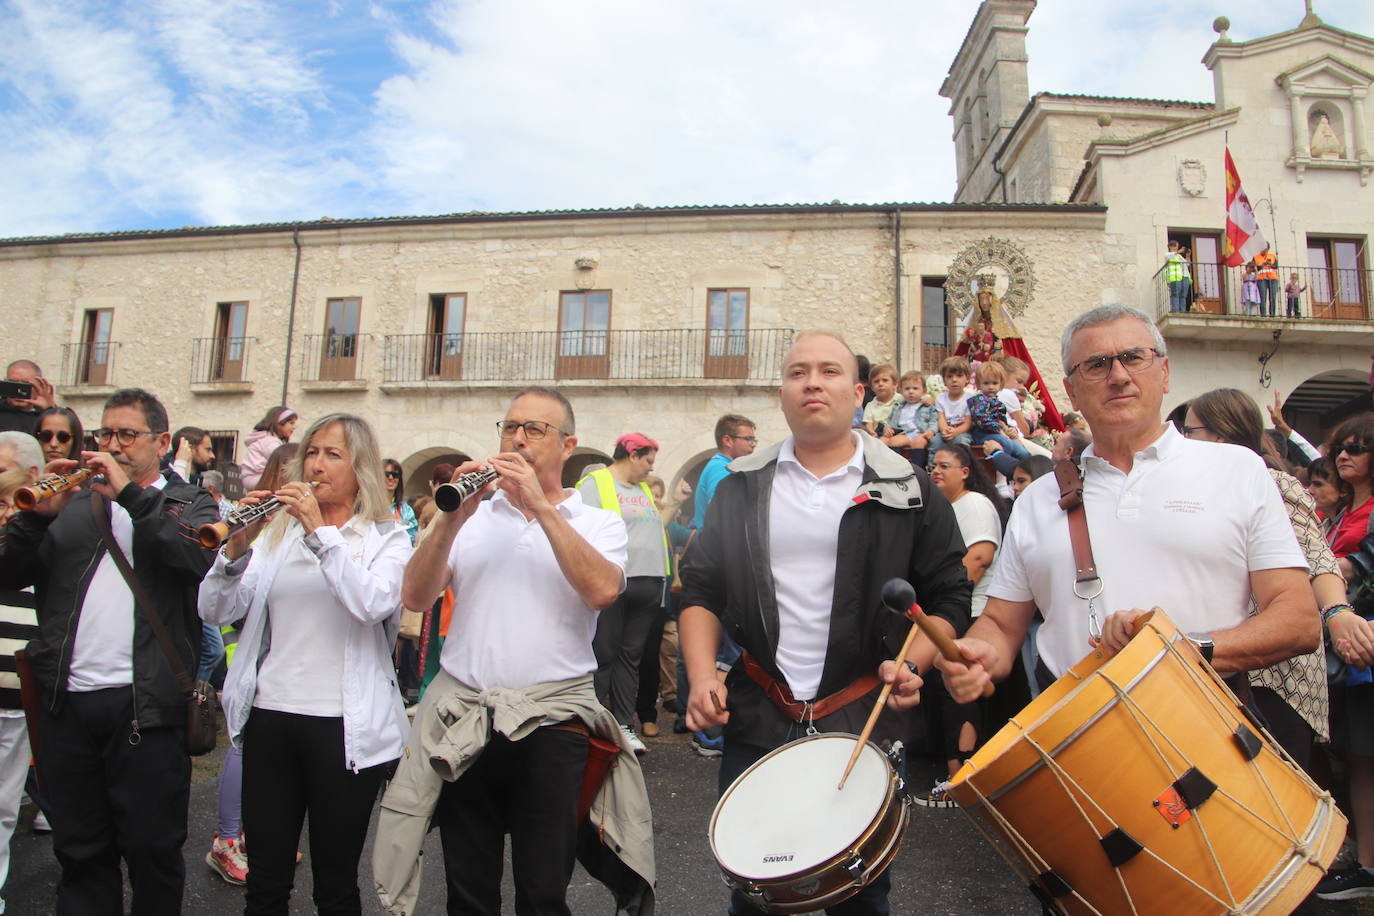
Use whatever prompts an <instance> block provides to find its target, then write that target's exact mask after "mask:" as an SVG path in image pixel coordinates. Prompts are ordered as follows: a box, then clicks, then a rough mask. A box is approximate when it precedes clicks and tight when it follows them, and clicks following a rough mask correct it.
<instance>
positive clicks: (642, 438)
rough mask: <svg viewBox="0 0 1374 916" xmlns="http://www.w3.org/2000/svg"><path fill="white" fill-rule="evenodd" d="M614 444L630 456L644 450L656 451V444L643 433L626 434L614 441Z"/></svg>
mask: <svg viewBox="0 0 1374 916" xmlns="http://www.w3.org/2000/svg"><path fill="white" fill-rule="evenodd" d="M615 444H616V445H619V446H620V447H622V448H623V449H625V451H627V452H629V453H630V454H631V455H633V454H634V453H635V452H638V451H640V450H642V449H646V448H651V449H653V450H654V451H658V443H657V442H655V441H654V440H653V439H650V438H649V437H648V436H646V435H644V434H643V433H626V434H625V435H623V436H621V437H620V438H619V439H617V440H615Z"/></svg>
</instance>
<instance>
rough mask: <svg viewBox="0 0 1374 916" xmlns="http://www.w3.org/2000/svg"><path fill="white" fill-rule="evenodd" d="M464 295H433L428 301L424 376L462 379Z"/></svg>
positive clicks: (466, 303) (465, 302) (465, 304)
mask: <svg viewBox="0 0 1374 916" xmlns="http://www.w3.org/2000/svg"><path fill="white" fill-rule="evenodd" d="M467 305H468V297H467V294H466V293H436V294H434V295H432V296H430V297H429V337H428V338H426V341H425V375H426V376H427V377H429V378H462V377H463V322H464V321H465V320H466V318H467Z"/></svg>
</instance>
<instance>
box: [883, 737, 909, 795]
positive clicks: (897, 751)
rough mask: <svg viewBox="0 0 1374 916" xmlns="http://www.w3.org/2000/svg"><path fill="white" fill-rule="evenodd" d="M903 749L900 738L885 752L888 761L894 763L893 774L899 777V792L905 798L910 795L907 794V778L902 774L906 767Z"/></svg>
mask: <svg viewBox="0 0 1374 916" xmlns="http://www.w3.org/2000/svg"><path fill="white" fill-rule="evenodd" d="M903 749H904V748H903V745H902V742H901V741H900V740H898V741H893V742H892V744H891V746H890V747H888V749H887V750H885V751H883V753H884V754H885V755H886V756H887V759H888V761H889V762H891V764H892V774H893V775H894V776H895V777H896V779H897V794H898V795H900V796H901V797H902V798H903V799H906V798H908V797H909V796H908V795H907V794H906V779H905V778H903V776H902V773H903V771H904V769H905V768H904V767H903V765H902V764H903V761H902V751H903Z"/></svg>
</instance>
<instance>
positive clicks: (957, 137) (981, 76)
mask: <svg viewBox="0 0 1374 916" xmlns="http://www.w3.org/2000/svg"><path fill="white" fill-rule="evenodd" d="M1034 8H1035V4H1034V2H1032V0H987V2H984V3H983V4H982V5H981V7H980V8H979V11H978V13H977V15H976V16H975V18H974V21H973V23H972V25H971V27H970V30H969V32H968V35H967V36H966V38H965V40H964V42H963V45H962V47H961V48H960V50H959V53H958V54H957V56H956V57H955V60H954V63H953V65H952V66H951V69H950V74H949V77H948V78H947V80H946V81H945V83H944V84H943V86H942V87H941V90H940V91H941V94H942V95H944V96H946V97H948V98H949V99H950V102H951V107H950V112H951V116H952V118H953V123H954V135H953V139H954V147H955V156H956V161H957V164H958V183H957V187H956V189H955V195H954V202H953V203H949V204H892V205H845V204H838V203H836V204H826V205H791V206H702V207H678V208H634V209H628V210H595V211H574V212H532V213H505V214H491V213H468V214H456V215H448V216H437V217H404V218H383V219H357V220H318V221H312V222H300V223H286V224H275V225H258V226H228V227H209V228H186V229H178V230H156V231H132V232H118V233H96V234H88V235H67V236H59V237H48V238H24V239H8V240H0V339H3V341H4V345H3V347H2V348H0V360H3V361H8V360H10V359H13V358H16V357H21V356H23V357H29V358H34V359H36V360H37V361H38V362H39V363H40V364H42V365H43V366H44V367H45V369H46V370H47V372H48V374H49V376H50V377H52V378H54V380H55V381H56V383H57V385H58V391H59V395H60V397H61V399H62V401H63V403H65V404H68V405H69V406H72V407H74V408H75V409H76V410H77V411H78V412H79V413H80V414H81V416H82V419H83V420H84V421H86V422H87V423H88V424H91V425H94V421H96V420H98V417H99V409H100V405H101V402H102V401H103V399H104V397H105V396H106V395H107V394H108V392H109V391H111V390H112V389H113V388H114V387H117V386H123V385H131V384H139V385H143V386H145V387H148V388H150V389H152V390H154V391H156V392H157V393H159V394H160V395H161V396H163V397H164V398H165V400H166V401H167V404H168V408H169V411H170V412H171V414H172V421H173V423H174V425H180V424H182V423H194V424H196V425H199V426H203V427H206V428H209V429H212V430H215V431H216V435H217V436H218V437H219V440H220V444H221V447H220V451H221V453H222V454H226V455H227V454H232V453H233V452H234V450H235V448H236V447H237V446H238V444H239V443H241V441H242V437H243V436H244V434H246V432H247V431H248V429H250V428H251V427H252V425H253V423H254V422H255V421H256V420H257V419H258V418H259V417H261V416H262V414H263V413H264V412H265V411H266V410H267V408H269V407H271V406H272V405H274V404H279V403H287V404H290V405H292V406H293V407H295V408H296V409H297V410H298V411H299V412H300V413H301V414H302V415H303V417H304V418H305V419H306V420H307V421H309V420H310V419H312V418H314V417H317V416H319V415H321V414H322V413H325V412H327V411H333V410H347V411H352V412H356V413H359V414H361V415H363V416H365V417H367V418H368V419H369V420H371V421H372V422H373V423H374V425H375V427H376V428H377V430H378V433H379V435H380V437H381V441H382V446H383V449H384V451H385V452H386V453H387V454H388V455H391V456H394V457H396V458H398V459H400V460H401V461H402V463H403V465H404V466H405V469H406V471H407V475H408V480H409V484H410V485H409V487H408V489H409V490H410V492H412V493H414V492H418V491H419V490H420V488H421V486H422V480H423V478H424V477H426V476H427V474H428V471H429V469H430V468H431V467H432V465H433V464H434V463H436V462H437V461H439V460H443V459H444V458H446V457H448V456H451V455H455V454H459V455H471V456H474V457H482V456H485V455H486V454H488V453H489V452H491V451H492V450H493V449H494V448H495V446H496V441H497V440H496V433H495V429H494V428H493V427H494V422H495V421H496V420H497V419H498V418H499V417H500V415H501V411H502V409H503V407H504V404H505V401H506V400H507V399H508V397H509V395H510V393H511V392H512V391H513V390H515V389H516V388H518V387H520V386H523V385H525V384H529V383H550V384H557V385H558V386H559V387H560V388H562V389H563V390H565V391H566V392H567V393H568V394H569V396H570V397H571V399H572V401H573V403H574V405H575V407H576V408H577V411H578V435H579V440H580V445H581V451H582V453H583V455H584V457H581V458H579V464H580V463H581V462H586V461H604V460H606V456H607V453H608V452H609V451H610V447H611V443H612V442H613V441H614V439H615V437H616V436H617V435H619V434H620V433H623V432H626V431H628V430H632V429H634V430H640V431H643V432H645V433H647V434H649V435H651V436H654V437H655V438H658V439H659V440H660V442H661V443H662V445H663V450H662V452H661V453H660V456H659V461H658V470H659V472H660V473H661V474H662V475H663V476H664V477H665V478H670V479H671V478H673V477H676V476H680V475H684V474H685V475H690V474H691V473H692V472H693V471H694V470H695V469H696V468H697V467H698V466H699V465H700V463H701V462H703V461H704V460H705V459H706V458H707V457H708V456H709V455H710V453H711V451H712V450H713V448H712V446H713V444H712V441H711V430H712V427H713V425H714V422H715V419H716V417H717V416H719V415H720V414H721V413H725V412H737V413H743V414H746V415H748V416H750V417H752V418H754V419H755V420H757V421H758V423H759V429H760V436H761V438H763V439H764V440H765V441H772V440H776V439H777V438H779V437H781V436H782V435H784V434H785V427H784V425H783V423H782V420H781V417H780V415H779V413H778V410H777V407H776V386H777V383H778V380H779V376H780V358H781V355H782V353H783V351H784V350H785V349H786V347H787V344H788V342H789V340H790V339H791V335H792V334H793V333H794V331H795V330H798V329H803V328H810V327H828V328H833V329H836V330H838V331H840V332H842V333H844V334H845V336H846V337H847V338H848V339H849V340H850V341H851V342H852V343H853V345H854V347H855V349H856V350H858V351H859V352H863V353H865V354H867V355H868V356H869V357H871V358H872V359H873V360H874V361H875V362H877V361H891V362H895V363H897V364H898V365H899V366H900V367H901V368H904V369H905V368H912V367H920V368H923V369H926V370H927V371H932V370H933V368H934V366H935V364H937V363H938V360H939V359H940V358H942V357H943V356H944V355H945V353H946V352H947V351H948V349H949V346H950V344H951V343H952V341H953V340H954V338H955V336H956V335H957V333H958V330H959V325H960V323H961V321H964V320H966V317H965V316H962V315H961V314H960V312H959V309H958V306H959V303H961V302H963V301H966V300H967V299H968V298H969V296H968V290H967V288H966V284H967V277H968V274H969V270H966V268H967V269H976V270H975V271H974V272H982V273H984V274H986V273H991V274H993V276H994V277H995V279H996V283H997V286H996V290H997V294H998V295H999V296H1001V295H1003V294H1004V293H1007V292H1008V290H1012V289H1013V288H1014V289H1016V290H1021V291H1023V292H1024V293H1025V296H1024V297H1023V299H1022V300H1021V301H1019V302H1018V308H1019V309H1020V311H1019V314H1018V317H1017V323H1018V326H1019V328H1020V330H1021V332H1022V334H1023V335H1024V337H1025V338H1026V342H1027V344H1028V346H1029V348H1030V351H1031V353H1032V354H1033V356H1034V357H1035V359H1036V362H1037V363H1038V365H1039V366H1040V368H1041V369H1042V370H1043V372H1044V375H1045V378H1046V381H1047V382H1048V383H1049V384H1050V385H1051V390H1052V392H1053V393H1054V395H1055V396H1056V398H1057V399H1059V400H1060V402H1061V403H1060V406H1061V408H1062V409H1067V404H1066V403H1064V402H1063V394H1062V390H1061V389H1060V388H1059V385H1058V381H1059V376H1060V375H1061V374H1062V373H1061V372H1060V371H1059V369H1058V359H1059V357H1058V345H1059V343H1058V341H1059V333H1060V329H1061V328H1062V327H1063V324H1064V322H1065V321H1066V320H1067V319H1068V318H1070V317H1071V316H1072V315H1074V314H1076V313H1078V312H1081V311H1083V310H1084V309H1086V308H1088V307H1091V306H1093V305H1096V304H1099V303H1102V302H1125V303H1128V304H1133V305H1137V306H1140V307H1142V308H1145V309H1147V310H1149V311H1151V312H1156V313H1160V315H1161V325H1162V327H1163V328H1164V330H1165V333H1166V336H1167V337H1168V340H1169V344H1170V348H1171V355H1172V357H1173V369H1174V374H1173V391H1172V393H1171V395H1170V396H1171V397H1172V398H1177V399H1184V398H1187V397H1188V396H1190V395H1192V394H1196V393H1198V392H1200V391H1203V390H1206V389H1209V388H1212V387H1216V386H1218V385H1233V386H1235V387H1239V388H1242V389H1244V390H1247V391H1250V392H1251V393H1252V394H1254V395H1255V396H1256V397H1257V398H1259V399H1260V400H1262V401H1267V400H1271V399H1272V394H1271V393H1270V392H1271V391H1273V390H1278V391H1282V392H1283V393H1284V394H1285V395H1287V396H1288V407H1289V409H1290V411H1292V412H1293V416H1292V419H1293V420H1294V421H1295V425H1298V426H1299V428H1301V429H1304V430H1305V431H1307V432H1308V433H1309V434H1310V435H1312V436H1316V435H1318V434H1319V432H1320V430H1321V428H1322V427H1324V426H1327V425H1329V423H1330V421H1331V420H1332V418H1333V417H1334V416H1336V415H1337V414H1338V413H1340V412H1341V411H1343V410H1349V409H1353V404H1354V403H1355V402H1354V400H1353V399H1355V398H1357V397H1364V398H1367V397H1368V389H1367V385H1366V382H1365V379H1366V378H1367V372H1368V365H1369V363H1368V360H1369V353H1370V345H1371V343H1374V335H1371V331H1374V325H1371V322H1370V318H1369V309H1368V297H1369V280H1370V275H1369V273H1368V271H1367V264H1366V263H1365V244H1366V240H1367V235H1368V220H1369V217H1368V213H1370V212H1371V207H1370V204H1371V202H1374V201H1371V197H1370V194H1371V191H1370V189H1369V188H1368V186H1367V179H1368V176H1369V171H1370V166H1371V165H1374V161H1371V156H1370V153H1369V146H1370V144H1369V141H1368V133H1367V124H1366V117H1365V106H1366V104H1367V103H1366V94H1367V91H1368V88H1369V85H1370V82H1371V81H1374V77H1371V76H1370V73H1371V72H1374V41H1371V40H1370V39H1368V38H1365V37H1363V36H1359V35H1354V34H1352V33H1349V32H1344V31H1341V30H1339V29H1336V28H1332V27H1330V26H1327V25H1325V24H1323V23H1321V22H1320V21H1319V20H1316V19H1315V17H1310V18H1309V19H1307V20H1304V21H1303V23H1302V24H1301V25H1300V26H1299V27H1298V28H1296V29H1294V30H1292V31H1288V32H1283V33H1280V34H1278V35H1272V36H1268V37H1265V38H1260V39H1255V40H1253V41H1248V42H1232V41H1231V40H1230V39H1229V38H1228V37H1227V35H1226V34H1225V32H1224V31H1223V32H1222V34H1221V35H1220V36H1219V37H1218V38H1217V40H1216V41H1214V42H1212V43H1211V45H1210V47H1205V48H1204V46H1203V42H1202V41H1200V42H1199V49H1200V51H1203V50H1205V56H1204V58H1203V63H1204V65H1206V66H1207V67H1209V68H1210V69H1211V70H1212V72H1213V74H1214V76H1215V85H1216V97H1215V99H1214V100H1213V101H1210V102H1173V101H1161V100H1151V99H1108V98H1097V97H1091V96H1075V95H1061V94H1052V93H1045V92H1040V93H1037V94H1035V95H1033V96H1032V95H1031V94H1030V90H1029V84H1028V79H1027V73H1026V52H1025V35H1026V29H1027V27H1028V26H1027V23H1028V21H1029V19H1030V17H1031V14H1032V13H1033V11H1034ZM1205 27H1206V24H1205V23H1201V24H1200V28H1199V31H1200V32H1201V31H1202V29H1204V28H1205ZM1228 133H1229V137H1230V148H1231V150H1232V152H1233V154H1234V155H1235V156H1236V158H1237V161H1238V165H1239V167H1240V170H1241V175H1242V178H1243V179H1244V181H1245V184H1246V187H1247V188H1248V189H1249V190H1250V194H1251V197H1252V199H1254V198H1261V197H1262V198H1264V200H1263V201H1260V202H1259V203H1258V204H1257V213H1258V215H1259V217H1260V220H1261V223H1262V224H1263V226H1264V228H1265V231H1266V233H1268V232H1270V231H1271V227H1272V231H1273V233H1274V235H1273V238H1272V239H1271V241H1273V242H1274V247H1275V249H1276V250H1277V251H1278V253H1279V259H1280V263H1281V264H1283V265H1284V273H1285V276H1286V275H1287V273H1289V272H1290V269H1289V267H1288V265H1296V266H1295V267H1294V268H1293V269H1295V270H1297V271H1298V272H1300V274H1301V275H1302V277H1303V278H1304V279H1305V281H1306V283H1307V285H1308V287H1309V292H1308V293H1307V294H1305V298H1304V302H1303V317H1302V318H1301V319H1298V320H1291V321H1290V320H1285V319H1282V318H1264V317H1260V316H1250V315H1246V314H1244V312H1243V310H1242V309H1241V308H1240V306H1239V303H1238V299H1237V295H1236V291H1237V287H1238V285H1239V284H1238V282H1237V278H1236V276H1235V273H1234V271H1232V270H1231V269H1229V268H1224V267H1221V266H1218V265H1217V264H1216V261H1217V256H1218V255H1217V252H1218V251H1219V247H1218V246H1219V240H1220V236H1221V234H1222V233H1224V220H1225V214H1224V208H1225V189H1224V177H1223V169H1222V154H1223V148H1224V137H1225V136H1226V135H1227V134H1228ZM1171 238H1178V239H1180V240H1186V242H1187V243H1188V245H1189V247H1190V248H1192V250H1193V262H1194V263H1193V265H1192V269H1193V274H1194V277H1195V280H1196V294H1197V295H1196V300H1195V302H1194V303H1193V306H1194V307H1193V311H1191V312H1188V313H1186V314H1177V315H1170V314H1168V307H1167V300H1166V299H1162V298H1161V289H1162V288H1163V285H1162V283H1161V282H1160V280H1159V278H1158V277H1157V275H1156V273H1157V269H1158V267H1159V265H1160V263H1161V262H1162V260H1163V257H1164V251H1165V247H1166V244H1167V242H1168V240H1169V239H1171ZM1007 251H1010V252H1012V253H1013V255H1014V256H1013V257H1011V258H1006V257H1000V258H999V257H992V256H991V253H993V252H1004V253H1005V252H1007ZM1323 259H1325V260H1323ZM951 276H954V277H956V281H951V282H952V283H953V284H954V285H955V286H956V287H957V288H955V289H953V290H947V289H946V287H945V285H946V280H947V278H950V277H951ZM960 284H963V285H960ZM1280 311H1281V309H1280ZM1260 357H1265V359H1264V361H1263V362H1261V361H1260ZM1262 375H1263V376H1264V378H1262ZM1366 403H1367V402H1366ZM1166 406H1171V405H1166Z"/></svg>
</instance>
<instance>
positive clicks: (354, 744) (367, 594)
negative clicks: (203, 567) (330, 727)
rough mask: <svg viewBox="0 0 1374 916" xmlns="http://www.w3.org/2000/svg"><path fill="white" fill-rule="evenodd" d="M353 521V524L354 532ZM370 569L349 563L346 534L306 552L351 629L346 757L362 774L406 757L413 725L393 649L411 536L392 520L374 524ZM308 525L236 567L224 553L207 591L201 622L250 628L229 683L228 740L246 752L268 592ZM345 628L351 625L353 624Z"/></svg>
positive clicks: (204, 586)
mask: <svg viewBox="0 0 1374 916" xmlns="http://www.w3.org/2000/svg"><path fill="white" fill-rule="evenodd" d="M356 523H358V520H357V519H355V520H353V521H352V522H350V523H349V524H356ZM363 524H364V525H365V529H364V534H363V557H362V563H361V564H360V563H357V562H355V561H354V560H353V559H352V558H350V557H349V555H348V549H347V544H346V542H345V540H344V537H343V534H342V533H340V531H339V529H338V528H335V527H334V526H332V525H327V526H324V527H321V528H316V529H315V531H314V533H313V534H311V535H310V536H309V537H306V538H305V545H306V546H307V547H308V548H309V549H310V550H311V551H312V552H313V553H314V554H315V556H316V557H317V558H318V559H319V561H320V569H321V572H322V573H323V574H324V579H325V581H326V582H327V583H328V584H329V588H330V590H331V591H332V592H333V594H334V597H335V599H336V600H337V601H338V602H339V606H340V608H341V614H340V616H341V618H342V619H341V620H340V625H341V626H342V625H346V626H347V627H348V634H347V640H346V642H345V644H344V663H343V685H342V686H343V723H344V759H345V760H346V761H347V763H348V768H349V769H351V770H353V771H354V772H357V771H358V770H361V769H363V768H364V767H370V766H375V765H376V764H379V763H386V762H387V761H390V760H395V759H396V758H397V757H399V756H401V750H402V748H403V747H404V746H405V740H406V732H407V725H408V724H409V723H408V722H407V720H406V714H405V707H404V705H403V704H402V702H401V694H400V691H399V689H398V688H397V686H396V670H395V667H394V666H393V665H392V662H391V646H392V643H393V642H394V641H395V638H396V631H397V629H398V627H399V624H400V615H401V577H402V575H403V574H404V572H405V566H406V562H407V561H408V560H409V559H410V552H411V548H410V537H409V536H408V535H407V534H406V530H405V528H404V527H402V526H401V525H399V524H397V523H396V522H393V521H378V522H373V523H372V524H366V523H363ZM302 533H303V529H302V528H301V525H300V522H297V521H295V520H294V519H293V520H292V521H291V523H290V525H289V526H288V527H287V529H286V533H285V534H284V535H283V537H282V539H281V541H280V542H279V543H278V544H277V545H276V546H275V547H273V548H270V549H266V550H262V549H257V548H256V547H255V548H254V549H253V550H250V551H249V552H248V553H246V554H244V555H243V556H242V557H240V558H239V559H238V560H237V561H235V562H234V563H229V562H228V561H227V560H226V558H225V556H224V554H223V553H220V554H219V556H218V557H216V559H215V563H214V566H212V567H211V568H210V572H209V574H208V575H207V576H206V577H205V579H204V581H202V582H201V584H200V602H199V603H200V616H201V619H202V620H204V621H205V622H206V623H210V624H214V625H217V626H224V625H225V624H229V623H233V622H234V621H236V620H242V619H244V618H245V617H246V618H247V619H246V620H245V621H244V625H243V632H242V633H241V634H240V635H239V642H238V649H237V650H236V651H235V653H234V663H233V664H232V665H230V667H229V674H228V676H226V677H225V679H224V691H223V702H224V718H225V722H226V724H227V725H228V728H229V740H230V741H232V742H233V743H234V744H236V745H237V744H241V742H242V739H241V735H242V733H243V726H244V725H245V724H246V723H247V721H248V714H249V712H251V711H252V709H253V698H254V696H255V695H256V694H257V684H258V669H259V667H261V664H262V659H263V658H265V657H266V655H267V653H268V652H269V651H270V648H271V647H270V645H268V643H269V642H270V640H269V639H268V638H267V637H268V634H267V593H268V592H269V591H271V588H272V582H273V580H274V579H275V578H276V575H277V571H278V569H279V568H280V567H281V563H282V561H283V559H284V558H285V557H286V552H287V549H288V548H289V547H290V546H291V545H293V544H294V543H295V542H296V541H298V540H301V539H302ZM345 621H346V624H345Z"/></svg>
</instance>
